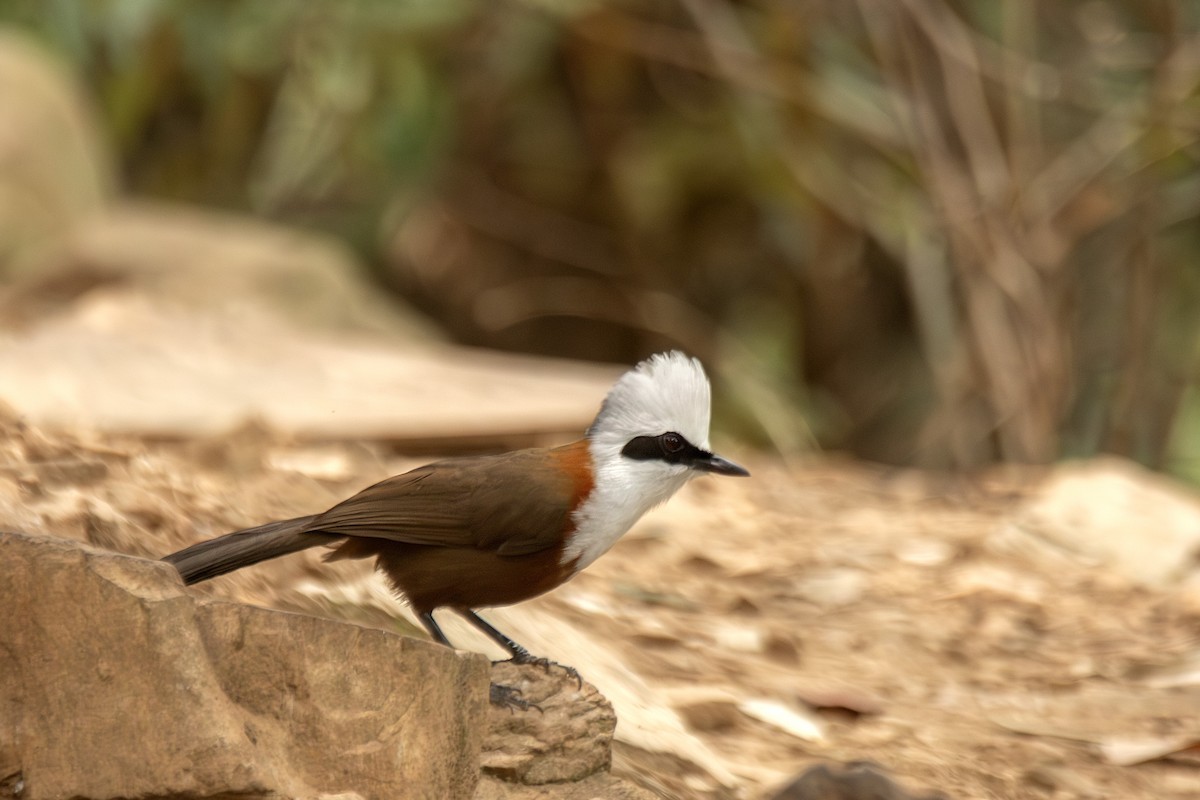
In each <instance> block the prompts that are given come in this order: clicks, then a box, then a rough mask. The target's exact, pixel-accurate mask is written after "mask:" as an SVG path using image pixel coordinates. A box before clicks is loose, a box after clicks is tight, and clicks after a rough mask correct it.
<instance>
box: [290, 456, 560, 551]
mask: <svg viewBox="0 0 1200 800" xmlns="http://www.w3.org/2000/svg"><path fill="white" fill-rule="evenodd" d="M546 453H547V451H545V450H517V451H514V452H511V453H505V454H502V455H495V456H479V457H473V458H457V459H448V460H446V461H439V462H436V463H434V464H429V465H427V466H424V467H418V468H417V469H414V470H412V471H411V472H406V473H404V474H403V475H396V476H394V477H391V478H388V479H386V480H383V481H380V482H379V483H377V484H375V485H374V486H370V487H368V488H366V489H364V490H363V491H361V492H359V493H358V494H356V495H354V496H353V497H350V498H348V499H347V500H344V501H343V502H341V503H338V504H337V505H336V506H334V507H333V508H331V509H329V510H328V511H326V512H325V513H324V514H319V515H318V516H316V517H315V518H314V519H313V521H312V522H311V523H310V524H309V526H308V528H307V529H308V530H309V531H314V532H315V531H320V532H322V533H329V534H334V535H339V536H356V537H365V538H373V539H388V540H391V541H395V542H402V543H405V544H415V545H426V546H435V547H471V548H477V549H481V550H491V551H494V552H497V553H499V554H501V555H524V554H527V553H536V552H538V551H540V550H544V549H545V548H547V547H552V546H554V545H555V544H557V542H558V537H559V535H561V533H562V531H563V530H564V528H565V526H566V525H567V524H568V522H569V520H568V516H569V514H570V513H571V509H572V508H573V507H574V501H575V499H576V498H575V497H574V486H573V484H572V482H571V480H570V478H569V477H568V476H566V475H564V474H563V473H562V471H561V470H557V469H555V466H554V459H551V458H547V456H546Z"/></svg>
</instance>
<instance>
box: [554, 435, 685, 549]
mask: <svg viewBox="0 0 1200 800" xmlns="http://www.w3.org/2000/svg"><path fill="white" fill-rule="evenodd" d="M588 449H589V450H590V451H591V454H592V470H593V475H594V478H595V483H594V484H593V486H592V491H591V494H589V495H588V496H587V499H586V500H585V501H584V502H583V504H582V505H580V506H579V508H577V509H575V513H574V515H573V520H574V522H575V533H574V535H573V536H572V537H571V541H570V543H569V544H568V545H567V547H566V549H565V550H564V551H563V556H562V560H563V563H564V564H568V563H570V562H571V561H576V563H575V571H576V572H578V571H579V570H581V569H583V568H585V567H587V566H588V565H589V564H591V563H592V562H593V561H595V560H596V559H597V558H599V557H600V556H602V555H604V554H605V553H607V552H608V551H609V549H610V548H611V547H612V546H613V545H614V544H616V543H617V540H618V539H620V538H621V537H622V536H624V535H625V533H626V532H627V531H628V530H629V529H630V528H632V527H633V524H634V523H635V522H637V521H638V520H639V519H641V517H642V515H643V514H645V513H646V512H647V511H649V510H650V509H652V508H654V507H655V506H657V505H660V504H661V503H664V502H666V500H667V499H668V498H669V497H670V496H671V495H673V494H675V492H677V491H679V489H680V488H682V487H683V485H684V484H685V483H687V482H688V480H689V479H690V478H691V477H693V475H694V473H692V472H691V470H689V469H686V468H682V467H681V468H676V469H675V470H673V471H671V472H666V471H665V470H664V469H663V465H661V464H654V463H652V462H645V461H633V460H630V459H627V458H624V457H623V456H622V455H621V453H620V451H619V450H617V451H615V452H614V451H612V449H611V447H606V446H605V445H604V444H602V443H600V442H597V441H595V440H593V441H590V442H589V443H588ZM576 559H577V560H576Z"/></svg>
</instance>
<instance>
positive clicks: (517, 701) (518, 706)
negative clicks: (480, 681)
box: [488, 683, 542, 711]
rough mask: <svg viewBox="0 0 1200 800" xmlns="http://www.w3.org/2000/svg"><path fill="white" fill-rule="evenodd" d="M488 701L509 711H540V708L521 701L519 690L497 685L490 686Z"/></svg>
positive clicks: (534, 704) (526, 701)
mask: <svg viewBox="0 0 1200 800" xmlns="http://www.w3.org/2000/svg"><path fill="white" fill-rule="evenodd" d="M488 699H489V700H491V701H492V705H494V706H500V707H501V708H507V709H508V710H509V711H513V710H519V711H528V710H529V709H531V708H536V709H537V710H538V711H541V710H542V709H541V706H539V705H537V704H536V703H531V702H529V701H528V700H524V699H522V698H521V690H520V689H517V688H516V687H513V686H501V685H500V684H498V683H493V684H491V686H490V687H489V691H488Z"/></svg>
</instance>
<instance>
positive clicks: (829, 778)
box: [770, 761, 947, 800]
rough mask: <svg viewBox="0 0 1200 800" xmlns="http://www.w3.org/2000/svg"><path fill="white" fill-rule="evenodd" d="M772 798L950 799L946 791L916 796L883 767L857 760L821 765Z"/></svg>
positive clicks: (825, 799) (838, 799) (803, 799)
mask: <svg viewBox="0 0 1200 800" xmlns="http://www.w3.org/2000/svg"><path fill="white" fill-rule="evenodd" d="M770 800H947V798H946V796H945V795H944V794H941V793H940V792H935V793H933V794H922V795H914V794H909V793H908V792H907V791H905V790H904V788H903V787H901V786H900V785H898V784H897V783H896V782H895V781H893V780H892V779H891V778H890V777H888V775H887V773H885V772H884V771H883V770H882V769H881V768H880V767H878V766H876V765H874V764H872V763H870V762H867V761H854V762H851V763H849V764H846V765H845V766H844V767H842V768H840V769H838V768H831V767H829V766H828V765H826V764H818V765H817V766H815V767H812V768H810V769H808V770H807V771H805V772H804V774H802V775H801V776H800V777H799V778H796V780H794V781H793V782H792V783H790V784H788V785H787V786H785V787H784V788H783V789H780V790H779V791H778V792H776V793H775V794H773V795H771V798H770Z"/></svg>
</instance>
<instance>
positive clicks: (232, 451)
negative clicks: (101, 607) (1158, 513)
mask: <svg viewBox="0 0 1200 800" xmlns="http://www.w3.org/2000/svg"><path fill="white" fill-rule="evenodd" d="M729 455H731V456H734V457H735V458H736V457H738V456H743V455H745V454H742V453H736V452H735V453H730V454H729ZM745 460H746V461H747V463H748V466H750V467H751V469H752V470H753V472H754V477H753V478H751V479H749V480H733V479H722V480H717V479H705V480H703V481H698V482H696V483H694V484H693V485H691V486H689V487H688V488H687V489H686V490H685V491H684V493H683V494H682V495H681V496H680V497H679V498H677V499H676V500H674V501H672V502H671V503H670V504H668V505H667V506H666V507H664V508H662V509H660V510H657V511H656V512H654V513H653V514H652V515H651V516H650V517H648V518H647V519H646V520H644V521H643V522H642V523H641V524H639V525H638V526H637V527H636V528H635V530H634V531H632V532H631V533H630V534H629V535H628V536H627V537H626V538H625V539H624V540H622V541H621V542H620V543H619V544H618V545H617V547H616V548H614V550H613V551H612V552H611V553H609V554H608V555H607V556H605V557H604V558H602V559H601V560H600V561H599V562H597V563H596V564H595V565H594V566H593V567H592V568H591V569H590V570H589V571H588V572H586V573H585V574H583V575H581V576H579V577H578V578H577V579H576V580H575V581H573V582H572V583H570V584H568V585H567V586H564V587H562V588H561V589H559V590H557V591H556V592H554V593H552V594H550V595H548V596H546V597H544V598H540V599H538V600H536V601H534V602H532V603H529V604H526V605H525V606H523V607H519V608H516V609H511V610H498V611H496V612H494V613H493V614H492V615H491V618H492V619H493V620H494V621H497V622H498V623H501V624H502V627H505V629H506V630H508V631H509V632H510V633H511V634H513V635H514V638H518V639H519V640H521V639H524V640H525V643H526V644H527V645H528V646H530V647H531V649H540V646H544V647H545V648H546V650H547V651H548V655H551V656H552V657H555V658H558V659H560V660H564V661H567V660H569V661H570V662H571V663H573V664H574V666H576V667H578V668H579V670H580V672H581V673H583V675H584V676H585V678H587V679H589V680H591V681H592V682H594V683H596V685H597V686H599V688H600V689H601V691H603V692H605V694H606V695H609V696H610V697H612V698H613V699H614V702H615V703H616V705H617V710H618V715H619V718H620V722H619V727H618V738H619V740H620V741H619V744H618V751H617V762H616V770H617V771H618V772H623V773H624V774H626V775H628V776H629V777H632V778H634V779H635V780H637V781H638V782H640V783H642V784H643V785H646V786H648V787H650V788H653V789H655V790H656V791H658V792H660V793H661V794H662V795H663V796H665V797H684V798H692V797H697V798H700V797H704V798H709V797H711V798H717V797H760V796H764V795H765V794H766V793H768V792H769V790H770V789H772V788H773V787H776V786H778V785H779V784H780V782H782V781H784V780H785V779H786V778H787V777H788V776H791V775H795V774H796V773H798V772H800V771H802V770H803V769H804V768H806V767H808V766H810V765H812V764H814V763H818V762H823V761H852V760H859V759H869V760H872V761H874V762H876V763H878V764H880V765H882V766H884V767H885V768H887V769H888V770H889V771H890V772H892V773H893V774H894V775H895V776H897V779H898V780H899V781H900V782H901V783H903V784H904V785H906V786H908V787H910V788H913V789H920V790H935V789H936V790H940V791H942V792H945V793H946V794H947V795H948V796H950V797H954V798H1071V797H1079V798H1084V797H1095V798H1101V797H1104V798H1118V797H1120V798H1128V797H1146V798H1193V797H1200V759H1197V753H1196V749H1195V748H1194V747H1192V749H1191V750H1190V751H1189V750H1188V746H1189V745H1192V744H1194V743H1195V742H1196V741H1200V667H1198V666H1197V664H1196V662H1197V661H1198V660H1200V659H1197V652H1198V651H1200V602H1196V594H1197V593H1196V591H1195V588H1194V587H1192V588H1190V589H1188V588H1186V587H1185V588H1180V587H1171V586H1168V587H1162V588H1153V589H1152V588H1139V587H1137V586H1135V585H1134V584H1133V583H1132V582H1130V581H1128V580H1126V579H1124V578H1121V577H1119V576H1118V575H1117V574H1116V573H1114V572H1113V571H1111V570H1106V569H1104V568H1101V567H1097V566H1095V565H1094V564H1092V563H1089V562H1088V561H1087V560H1085V559H1082V558H1076V557H1073V556H1072V555H1071V554H1070V553H1066V552H1062V551H1054V550H1049V549H1047V548H1044V547H1038V546H1034V545H1033V544H1031V541H1030V540H1029V537H1026V536H1023V535H1022V534H1021V533H1020V532H1019V531H1016V530H1015V529H1014V526H1013V525H1012V520H1013V518H1014V514H1015V513H1016V512H1017V510H1018V509H1019V508H1020V507H1021V506H1022V503H1024V502H1025V500H1026V498H1027V497H1028V496H1029V495H1030V493H1031V492H1033V491H1035V490H1036V487H1037V485H1038V483H1039V480H1040V478H1041V477H1042V476H1041V475H1040V474H1039V473H1037V472H1032V471H1031V472H1021V471H1016V470H1008V471H1005V472H1000V473H996V474H993V475H990V476H986V477H979V478H973V479H961V478H945V477H939V476H931V475H926V474H921V473H916V472H911V471H889V470H883V469H879V468H875V467H870V466H864V465H859V464H848V463H839V462H837V461H835V460H828V459H826V460H819V461H813V462H812V463H808V464H804V465H800V466H792V467H788V466H785V465H783V464H780V463H777V462H774V461H772V460H769V459H766V458H757V459H756V458H754V457H752V456H751V457H749V458H746V459H745ZM416 463H419V462H417V461H414V460H412V459H405V458H401V457H396V456H394V455H391V454H388V453H386V452H382V451H380V450H378V449H373V448H371V447H369V446H365V445H352V444H330V445H311V444H309V445H297V444H293V443H289V442H288V441H286V440H285V439H284V438H282V437H279V436H277V435H275V434H273V433H271V432H270V431H267V430H264V429H261V428H255V427H249V428H245V429H242V430H240V431H237V432H235V433H233V434H231V435H228V436H221V437H215V438H212V439H206V440H203V441H197V442H190V443H177V442H176V443H169V442H147V441H144V440H140V439H134V438H128V437H126V438H114V437H105V436H98V435H84V434H78V433H73V434H50V433H45V432H41V431H38V430H34V429H30V428H28V427H25V426H24V425H22V424H21V423H19V422H18V421H16V420H15V419H14V418H12V417H11V416H10V417H9V418H7V419H4V420H3V421H2V422H0V525H3V526H5V527H9V528H15V529H20V530H25V531H41V532H46V533H51V534H55V535H60V536H66V537H70V538H75V539H80V540H85V541H89V542H91V543H93V544H96V545H99V546H103V547H108V548H111V549H114V550H119V551H122V552H127V553H132V554H136V555H144V556H159V555H161V554H163V553H167V552H170V551H172V550H174V549H178V548H179V547H181V546H183V545H185V544H187V543H191V542H193V541H196V540H198V539H200V538H206V537H209V536H213V535H217V534H219V533H222V532H225V531H227V530H232V529H234V528H237V527H242V526H245V525H249V524H254V523H258V522H261V521H265V520H266V519H271V518H282V517H289V516H296V515H299V514H303V513H309V512H312V511H316V510H320V509H323V508H325V507H327V506H328V505H330V504H332V503H333V502H335V501H336V500H338V499H340V498H342V497H344V496H347V495H348V494H350V493H351V492H353V491H355V490H357V489H358V488H361V487H363V486H365V485H367V484H368V483H370V482H373V481H374V480H376V479H378V478H380V477H383V476H385V475H387V474H392V473H394V472H398V471H402V470H403V469H406V468H408V467H410V466H413V465H415V464H416ZM197 590H198V591H203V592H210V593H215V594H220V595H223V596H229V597H235V598H238V599H242V600H245V601H249V602H255V603H258V604H262V605H269V606H275V607H279V608H285V609H291V610H304V611H308V612H313V613H321V614H328V615H331V616H337V617H340V618H345V619H351V620H354V621H356V622H360V623H364V624H370V625H378V626H382V627H388V628H392V629H399V630H408V628H407V627H406V626H405V625H404V623H402V622H398V621H397V620H396V619H395V617H394V614H395V604H394V601H393V600H392V599H391V598H389V597H387V595H386V591H385V590H384V589H383V588H382V586H381V584H380V583H379V582H378V581H377V580H376V579H375V578H373V577H371V574H370V571H369V569H368V568H366V566H365V565H363V564H338V565H335V567H334V568H330V567H327V566H321V565H319V560H318V558H317V556H316V555H315V554H303V555H300V556H295V557H290V558H288V559H284V560H281V561H279V562H276V563H273V564H271V565H264V566H261V567H256V568H253V569H248V570H245V571H243V572H242V573H238V574H236V575H233V576H229V577H226V578H222V579H219V580H216V581H213V582H212V583H211V584H208V585H205V586H202V587H198V588H197ZM451 635H452V636H454V635H455V634H454V633H452V634H451ZM1189 658H1190V659H1192V661H1191V662H1189V661H1188V659H1189ZM1189 664H1190V666H1189Z"/></svg>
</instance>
